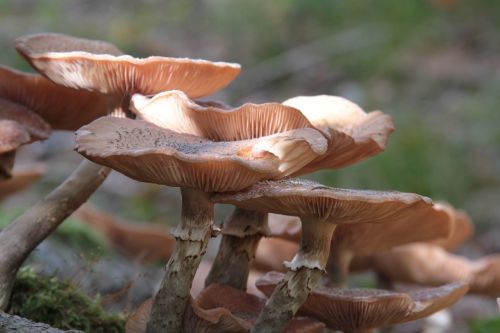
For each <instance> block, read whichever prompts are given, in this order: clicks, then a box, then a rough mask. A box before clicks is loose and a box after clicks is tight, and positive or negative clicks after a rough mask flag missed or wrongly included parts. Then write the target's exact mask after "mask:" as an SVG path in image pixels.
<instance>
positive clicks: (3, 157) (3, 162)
mask: <svg viewBox="0 0 500 333" xmlns="http://www.w3.org/2000/svg"><path fill="white" fill-rule="evenodd" d="M15 159H16V151H15V150H13V151H9V152H8V153H3V154H0V180H2V179H9V178H10V177H12V168H13V167H14V160H15Z"/></svg>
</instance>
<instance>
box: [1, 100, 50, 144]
mask: <svg viewBox="0 0 500 333" xmlns="http://www.w3.org/2000/svg"><path fill="white" fill-rule="evenodd" d="M0 120H12V121H15V122H17V123H18V124H20V125H21V126H22V127H23V128H24V130H25V131H26V132H27V133H28V134H29V136H30V142H33V141H38V140H45V139H47V138H48V137H49V135H50V132H51V129H50V126H49V124H47V123H46V122H45V121H44V120H43V119H42V118H41V117H40V116H39V115H37V114H36V113H34V112H32V111H30V110H29V109H27V108H26V107H24V106H23V105H20V104H17V103H13V102H11V101H8V100H5V99H3V98H0Z"/></svg>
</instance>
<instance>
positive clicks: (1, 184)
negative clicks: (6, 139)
mask: <svg viewBox="0 0 500 333" xmlns="http://www.w3.org/2000/svg"><path fill="white" fill-rule="evenodd" d="M0 128H1V126H0ZM0 132H1V129H0ZM44 173H45V167H43V166H41V165H38V166H35V167H33V166H30V167H29V168H21V169H19V168H17V169H16V170H14V174H13V175H12V178H10V179H7V180H2V181H0V201H1V200H3V199H5V198H6V197H8V196H9V195H12V194H14V193H16V192H19V191H22V190H24V189H25V188H27V187H28V186H30V185H31V184H33V183H34V182H36V181H37V180H38V179H40V177H41V176H42V175H43V174H44Z"/></svg>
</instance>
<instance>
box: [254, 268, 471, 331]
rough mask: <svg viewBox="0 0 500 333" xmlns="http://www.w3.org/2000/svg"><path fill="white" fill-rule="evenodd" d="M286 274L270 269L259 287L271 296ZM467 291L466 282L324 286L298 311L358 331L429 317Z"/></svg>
mask: <svg viewBox="0 0 500 333" xmlns="http://www.w3.org/2000/svg"><path fill="white" fill-rule="evenodd" d="M283 276H284V275H283V274H282V273H277V272H269V273H267V274H266V275H264V276H263V277H262V278H261V279H259V280H258V281H257V283H256V285H257V288H259V289H260V290H261V291H262V292H263V293H264V294H266V295H270V294H271V293H272V292H273V290H274V288H275V287H276V285H277V284H278V283H279V282H280V281H281V279H282V278H283ZM467 290H468V286H467V284H466V283H464V282H456V283H452V284H448V285H445V286H441V287H438V288H430V289H423V290H418V291H414V292H409V293H397V292H392V291H387V290H379V289H346V288H328V287H324V286H320V287H317V288H315V289H313V290H312V291H311V293H310V294H309V297H308V299H307V300H306V302H305V303H304V304H303V305H302V307H301V308H300V309H299V311H298V313H299V314H300V315H305V316H310V317H313V318H316V319H318V320H319V321H322V322H324V323H325V324H326V325H327V327H329V328H331V329H336V330H342V331H345V332H358V331H360V330H363V329H372V328H379V327H384V326H389V325H394V324H398V323H403V322H407V321H412V320H416V319H420V318H423V317H426V316H429V315H430V314H432V313H434V312H437V311H439V310H441V309H444V308H446V307H448V306H450V305H451V304H453V303H455V302H456V301H457V300H459V299H460V298H461V297H462V296H463V295H464V294H465V293H466V292H467Z"/></svg>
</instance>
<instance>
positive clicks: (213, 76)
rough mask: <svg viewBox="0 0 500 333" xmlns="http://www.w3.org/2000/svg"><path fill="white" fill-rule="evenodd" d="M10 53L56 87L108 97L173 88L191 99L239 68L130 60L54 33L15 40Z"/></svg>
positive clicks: (160, 59) (95, 44)
mask: <svg viewBox="0 0 500 333" xmlns="http://www.w3.org/2000/svg"><path fill="white" fill-rule="evenodd" d="M16 49H17V51H18V52H19V53H20V54H21V55H22V56H23V57H24V58H25V59H26V60H27V61H28V62H29V63H30V64H31V65H32V66H33V67H34V68H35V69H36V70H38V71H39V72H40V73H42V74H43V75H45V76H47V77H48V78H49V79H50V80H52V81H54V82H56V83H58V84H61V85H63V86H66V87H70V88H77V89H86V90H90V91H97V92H100V93H103V94H109V95H131V94H133V93H142V94H154V93H158V92H160V91H164V90H173V89H179V90H182V91H184V92H185V93H186V94H187V95H188V96H190V97H192V98H196V97H201V96H206V95H210V94H212V93H214V92H216V91H217V90H219V89H222V88H224V87H225V86H227V85H228V84H229V83H230V82H231V81H232V80H233V79H234V78H235V77H236V76H237V75H238V74H239V72H240V65H238V64H232V63H225V62H210V61H207V60H193V59H188V58H167V57H148V58H144V59H139V58H133V57H131V56H128V55H121V52H120V50H118V49H117V48H116V47H114V46H113V45H111V44H109V43H105V42H100V41H93V40H89V39H83V38H75V37H71V36H66V35H61V34H54V33H50V34H37V35H29V36H23V37H20V38H18V39H17V40H16Z"/></svg>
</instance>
